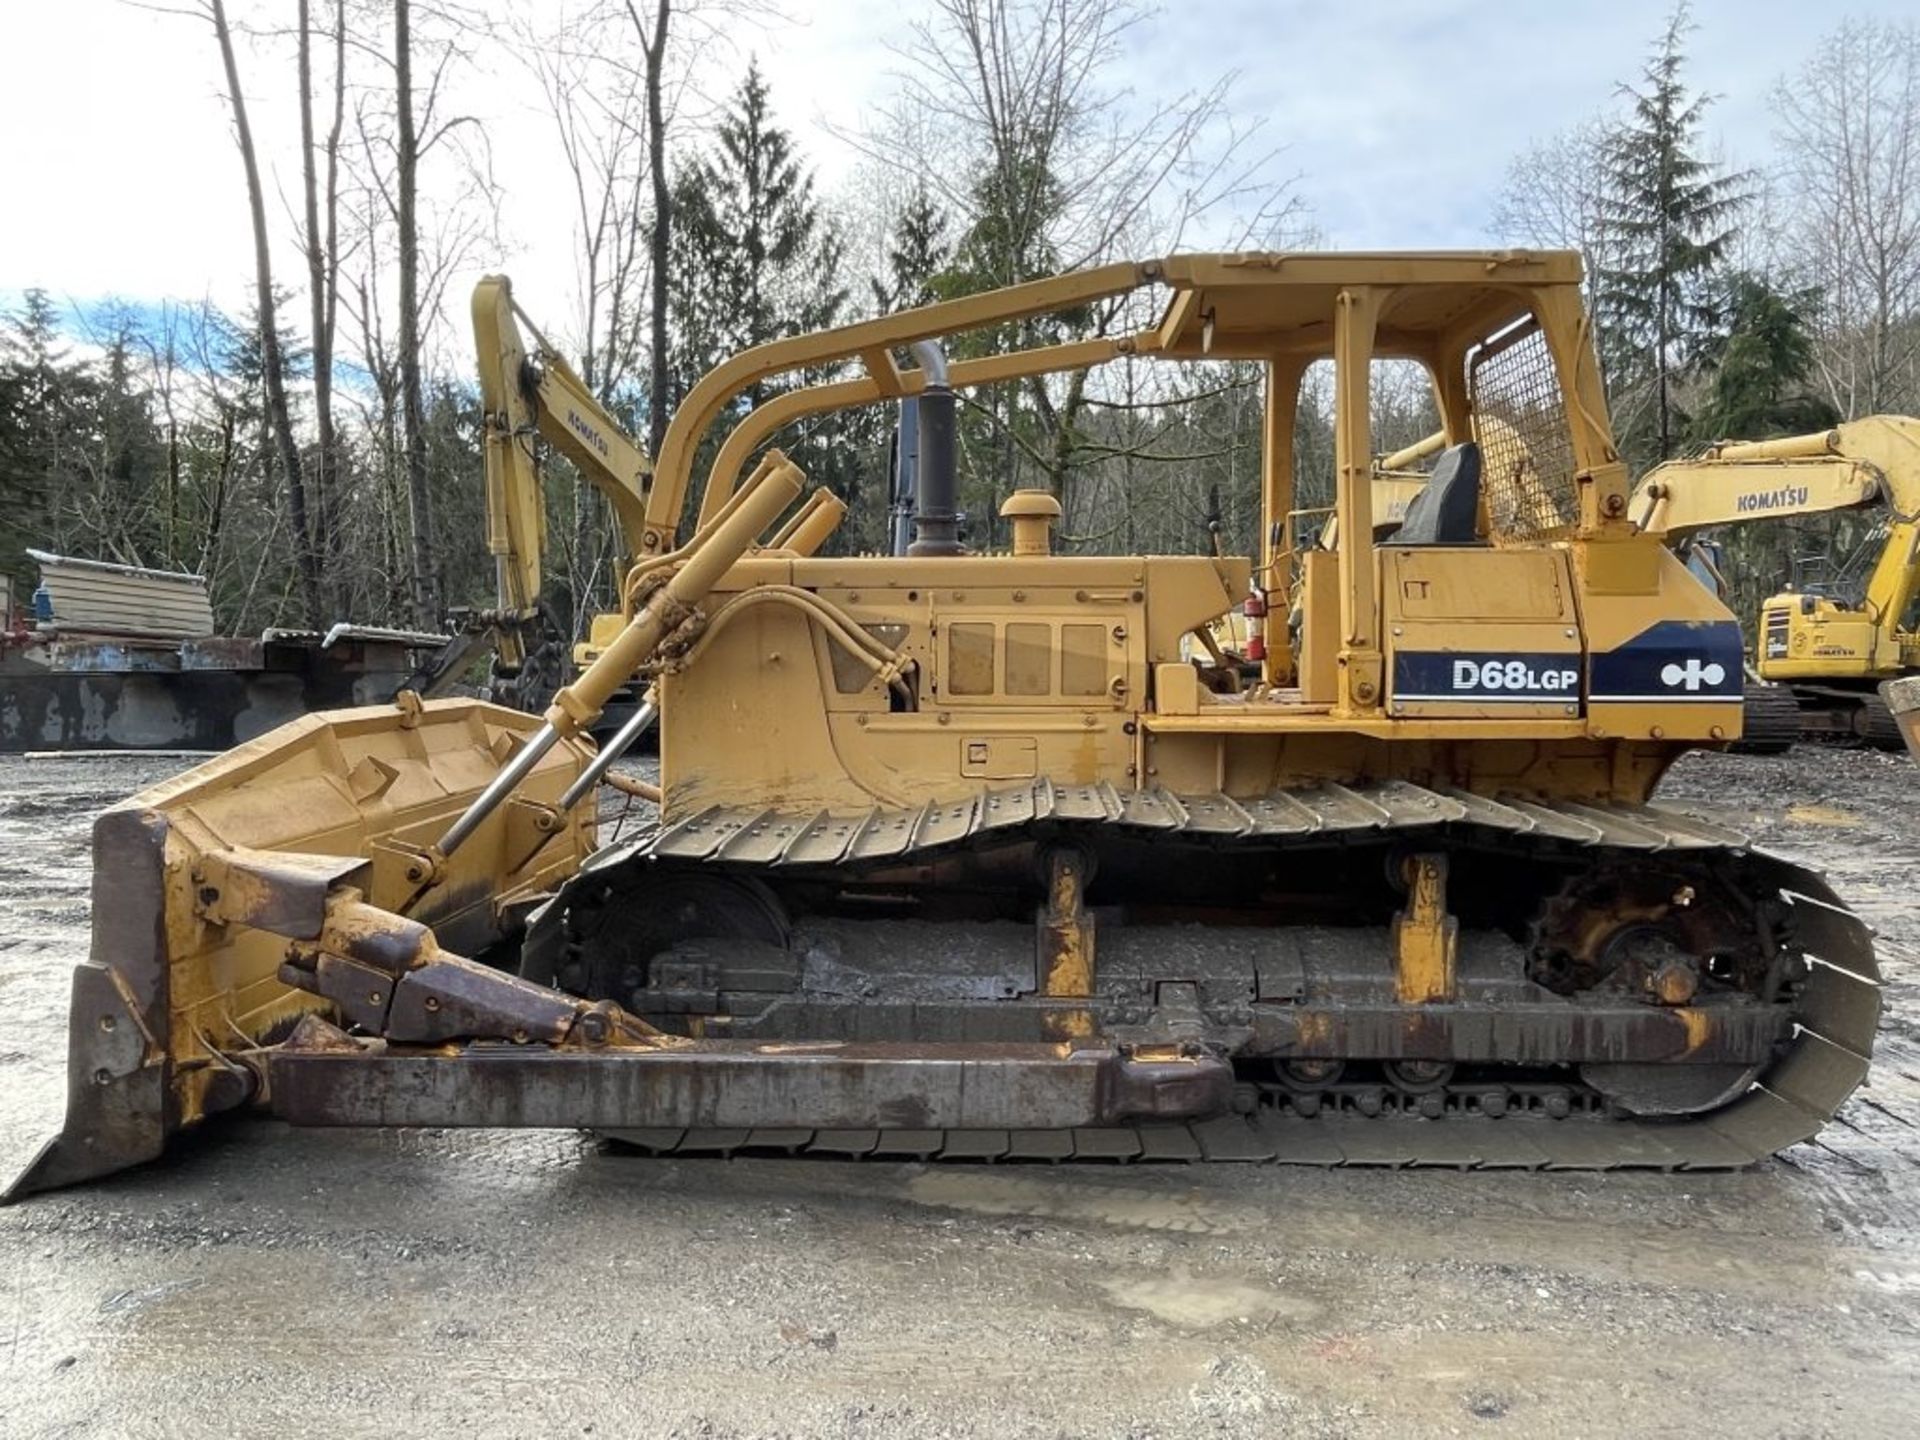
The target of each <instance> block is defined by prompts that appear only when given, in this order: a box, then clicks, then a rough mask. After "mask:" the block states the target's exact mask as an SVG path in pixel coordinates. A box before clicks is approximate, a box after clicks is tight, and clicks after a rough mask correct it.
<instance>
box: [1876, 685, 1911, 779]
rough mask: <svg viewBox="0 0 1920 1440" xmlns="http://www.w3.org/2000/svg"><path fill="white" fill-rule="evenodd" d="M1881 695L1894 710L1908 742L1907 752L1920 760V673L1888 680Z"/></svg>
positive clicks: (1902, 735)
mask: <svg viewBox="0 0 1920 1440" xmlns="http://www.w3.org/2000/svg"><path fill="white" fill-rule="evenodd" d="M1880 695H1881V698H1882V699H1884V700H1885V701H1886V702H1887V708H1888V709H1889V710H1891V711H1892V712H1893V723H1894V724H1896V725H1898V726H1899V727H1900V738H1901V739H1903V740H1905V741H1906V742H1907V753H1908V754H1910V755H1912V756H1913V758H1914V759H1916V760H1920V675H1909V676H1907V677H1906V678H1905V679H1903V680H1888V681H1886V682H1885V683H1884V684H1882V685H1881V687H1880Z"/></svg>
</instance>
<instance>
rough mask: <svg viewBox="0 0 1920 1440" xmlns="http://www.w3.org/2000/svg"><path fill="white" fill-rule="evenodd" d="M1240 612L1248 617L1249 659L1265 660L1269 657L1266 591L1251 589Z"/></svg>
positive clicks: (1255, 660)
mask: <svg viewBox="0 0 1920 1440" xmlns="http://www.w3.org/2000/svg"><path fill="white" fill-rule="evenodd" d="M1240 613H1241V614H1243V615H1245V616H1246V617H1247V659H1248V660H1250V661H1254V662H1260V661H1264V660H1265V659H1266V658H1267V597H1266V592H1264V591H1262V590H1253V591H1250V592H1249V593H1248V595H1247V600H1246V603H1245V604H1244V605H1242V606H1241V607H1240Z"/></svg>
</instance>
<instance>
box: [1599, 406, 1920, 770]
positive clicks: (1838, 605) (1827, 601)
mask: <svg viewBox="0 0 1920 1440" xmlns="http://www.w3.org/2000/svg"><path fill="white" fill-rule="evenodd" d="M1847 510H1871V511H1873V512H1875V514H1876V520H1877V523H1876V524H1875V526H1874V529H1873V531H1872V533H1871V534H1870V535H1869V537H1868V539H1867V540H1866V541H1865V542H1864V543H1863V544H1862V545H1861V546H1860V547H1859V548H1858V549H1857V550H1856V551H1855V552H1854V553H1853V554H1852V555H1850V556H1848V557H1846V558H1845V559H1844V561H1842V562H1841V563H1838V564H1835V563H1833V561H1832V557H1831V556H1821V557H1816V559H1815V560H1814V561H1812V562H1802V563H1801V564H1800V565H1799V566H1797V567H1796V568H1797V569H1798V571H1799V572H1800V573H1798V574H1797V575H1796V577H1795V583H1794V584H1793V585H1792V586H1791V587H1790V588H1788V589H1785V590H1783V591H1781V592H1780V593H1779V594H1776V595H1773V596H1771V597H1769V598H1768V599H1767V600H1766V601H1765V603H1764V604H1763V605H1762V606H1761V609H1760V617H1759V628H1758V632H1757V639H1756V644H1755V653H1754V656H1753V666H1754V669H1755V671H1756V672H1757V674H1758V676H1759V678H1760V679H1761V680H1763V681H1765V682H1767V683H1768V684H1769V685H1770V686H1775V687H1785V690H1786V691H1787V692H1788V693H1790V694H1791V696H1792V698H1793V701H1794V708H1793V709H1792V710H1786V709H1785V707H1784V703H1783V701H1782V699H1781V698H1780V692H1779V691H1778V690H1775V691H1774V693H1773V694H1772V695H1768V694H1766V693H1764V692H1762V693H1759V694H1757V695H1755V696H1752V697H1750V714H1749V726H1750V728H1761V729H1764V730H1766V732H1767V733H1768V735H1770V736H1771V735H1772V734H1773V732H1775V731H1779V730H1784V727H1785V725H1786V724H1787V723H1788V722H1794V721H1797V723H1798V726H1799V729H1800V732H1801V733H1802V734H1805V735H1807V736H1809V737H1816V738H1821V739H1839V740H1847V741H1855V742H1861V743H1865V744H1869V745H1875V746H1878V747H1880V748H1883V749H1898V748H1899V746H1900V734H1899V730H1898V728H1897V727H1896V726H1895V724H1894V721H1893V716H1892V714H1891V712H1890V711H1889V710H1888V708H1887V705H1886V702H1885V701H1884V700H1883V699H1882V698H1881V697H1880V695H1879V694H1878V693H1877V691H1876V688H1875V687H1876V686H1877V685H1879V684H1880V683H1881V682H1883V681H1886V680H1891V679H1897V678H1899V677H1901V676H1905V675H1912V674H1915V673H1920V626H1917V625H1916V617H1915V614H1914V606H1915V600H1916V598H1917V597H1920V420H1914V419H1909V418H1907V417H1904V416H1892V415H1875V416H1870V417H1869V418H1867V419H1864V420H1854V421H1850V422H1848V423H1847V424H1844V425H1840V426H1838V427H1836V428H1834V429H1832V430H1823V431H1820V432H1819V433H1817V434H1813V435H1796V436H1791V437H1788V438H1785V439H1780V440H1760V441H1749V442H1732V441H1729V442H1726V443H1723V444H1720V445H1716V446H1714V447H1712V448H1711V449H1709V450H1708V451H1707V452H1706V453H1705V454H1703V455H1700V456H1697V457H1694V458H1692V459H1687V460H1670V461H1668V462H1666V463H1665V464H1663V465H1659V466H1656V467H1655V468H1654V469H1652V470H1650V471H1648V472H1647V474H1646V475H1645V476H1644V477H1642V479H1641V481H1640V484H1639V485H1638V486H1637V487H1636V488H1635V491H1634V496H1633V504H1632V514H1633V516H1634V518H1635V520H1637V521H1638V522H1639V523H1640V524H1641V525H1642V526H1643V527H1644V528H1646V529H1647V530H1649V531H1651V532H1653V533H1656V534H1663V535H1665V536H1666V537H1667V538H1668V539H1669V540H1670V541H1671V542H1672V543H1674V544H1675V545H1677V546H1679V547H1681V548H1682V549H1683V551H1684V550H1687V549H1689V548H1691V549H1692V551H1693V553H1694V554H1695V555H1696V556H1698V557H1699V560H1698V561H1697V562H1696V564H1697V566H1699V567H1704V568H1703V569H1702V571H1701V573H1703V575H1705V576H1708V577H1710V579H1711V580H1712V581H1717V580H1718V579H1719V573H1718V567H1717V560H1716V553H1717V552H1715V551H1714V550H1713V549H1712V548H1711V541H1706V540H1704V537H1703V536H1702V532H1705V531H1710V530H1714V529H1717V528H1720V527H1724V526H1728V525H1744V524H1753V523H1764V522H1770V521H1780V520H1785V519H1790V518H1794V517H1802V516H1810V515H1827V514H1833V513H1835V512H1839V511H1847ZM1722 593H1724V588H1723V591H1722ZM1759 705H1766V706H1767V707H1768V709H1767V710H1766V711H1759V710H1757V709H1755V708H1754V707H1757V706H1759ZM1776 717H1777V718H1776Z"/></svg>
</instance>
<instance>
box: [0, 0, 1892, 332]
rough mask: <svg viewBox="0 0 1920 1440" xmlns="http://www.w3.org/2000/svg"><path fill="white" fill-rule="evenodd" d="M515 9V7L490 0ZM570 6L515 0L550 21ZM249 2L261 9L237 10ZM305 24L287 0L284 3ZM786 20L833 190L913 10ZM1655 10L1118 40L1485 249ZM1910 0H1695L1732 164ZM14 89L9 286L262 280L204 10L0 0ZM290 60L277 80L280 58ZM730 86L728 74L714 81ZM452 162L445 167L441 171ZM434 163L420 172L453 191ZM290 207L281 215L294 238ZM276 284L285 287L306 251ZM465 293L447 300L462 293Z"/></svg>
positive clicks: (1522, 11)
mask: <svg viewBox="0 0 1920 1440" xmlns="http://www.w3.org/2000/svg"><path fill="white" fill-rule="evenodd" d="M488 3H499V4H502V5H504V4H505V3H506V0H488ZM553 3H555V0H515V4H516V7H517V8H518V9H520V10H521V11H523V12H529V13H538V10H539V7H541V6H543V5H550V4H553ZM230 4H231V5H232V7H233V8H234V10H235V13H236V14H237V15H247V14H255V15H258V14H263V13H270V12H269V11H268V10H266V9H264V8H263V7H262V6H261V5H260V4H259V3H253V4H249V3H248V0H230ZM272 5H273V7H275V8H276V9H277V11H278V12H280V13H284V14H285V15H287V16H290V15H291V12H292V4H291V0H272ZM784 8H785V10H786V13H787V14H788V15H789V16H790V17H792V18H791V19H790V20H789V21H788V22H786V23H784V24H780V25H778V26H777V27H775V30H774V31H773V33H755V32H743V33H742V34H741V35H740V36H739V37H738V39H737V45H736V47H735V48H736V51H737V54H736V55H735V56H733V57H727V56H724V55H720V54H718V53H717V52H716V54H715V56H714V59H715V61H716V63H718V64H721V65H724V66H726V67H728V68H732V69H737V68H740V67H743V66H744V63H745V57H746V55H747V54H748V53H749V52H752V53H757V54H758V55H759V57H760V59H761V63H762V66H763V69H764V70H765V73H766V77H767V79H768V81H769V83H770V85H771V86H772V90H773V99H774V104H775V106H776V108H777V110H778V112H779V115H780V117H781V119H782V120H783V121H784V122H785V123H787V124H788V125H789V126H790V127H791V128H793V129H794V130H796V131H797V132H798V133H799V135H800V137H801V139H802V143H803V146H804V148H805V150H806V151H807V153H808V155H809V156H810V157H811V159H812V160H813V161H814V163H815V164H816V166H817V167H818V169H819V171H820V173H821V178H822V182H823V184H825V185H827V186H831V185H832V184H834V183H835V182H836V181H839V180H842V179H844V178H845V177H846V176H847V175H848V174H849V173H850V172H851V171H852V170H853V168H854V167H855V164H856V157H855V156H854V155H853V154H852V153H851V152H850V151H849V150H848V148H847V147H846V146H845V145H844V144H843V143H842V142H841V141H839V140H837V139H836V138H835V136H834V133H833V132H834V130H835V128H838V129H840V130H842V131H845V130H849V129H857V128H858V127H859V124H860V119H861V115H862V111H863V108H864V107H867V106H870V105H872V104H874V103H876V101H877V100H878V98H879V97H881V96H883V95H884V94H886V93H887V91H888V89H889V74H888V72H889V71H890V70H893V69H897V67H898V63H899V62H898V61H897V59H896V58H895V56H894V55H893V54H892V53H891V52H890V50H889V48H888V47H889V43H890V42H892V43H898V42H900V41H901V40H903V39H904V38H905V34H906V28H907V25H908V23H909V21H910V20H911V19H912V18H913V16H914V15H915V14H916V13H918V12H919V10H920V8H921V7H920V3H919V0H893V3H875V0H814V3H807V0H789V3H788V4H786V6H785V7H784ZM1668 8H1669V3H1668V0H1592V3H1587V0H1552V3H1547V0H1541V3H1521V0H1504V3H1500V0H1397V3H1395V0H1341V3H1320V0H1173V3H1170V4H1168V5H1167V6H1166V9H1165V13H1163V14H1162V15H1160V16H1159V17H1157V18H1155V19H1153V20H1151V21H1150V22H1149V23H1147V24H1146V25H1143V26H1142V27H1140V28H1139V29H1137V30H1136V31H1135V32H1133V35H1132V36H1131V43H1130V45H1129V50H1128V60H1127V64H1126V67H1125V72H1124V74H1123V75H1122V76H1121V77H1120V78H1121V79H1122V81H1123V83H1125V84H1128V85H1131V86H1132V87H1133V88H1134V89H1135V90H1136V91H1137V92H1138V93H1139V94H1140V95H1142V96H1143V97H1165V96H1170V95H1175V94H1178V93H1180V92H1182V91H1184V90H1187V89H1189V88H1192V87H1197V86H1201V85H1204V84H1206V83H1208V82H1209V81H1210V80H1211V79H1212V78H1213V77H1214V76H1215V75H1217V74H1218V73H1219V72H1220V71H1221V70H1223V69H1227V68H1234V69H1237V70H1238V71H1239V72H1240V73H1239V80H1238V83H1237V85H1236V88H1235V91H1234V96H1235V100H1234V104H1235V109H1236V110H1237V112H1239V114H1240V115H1241V116H1242V117H1243V118H1251V117H1254V116H1262V117H1265V120H1266V127H1265V143H1266V144H1269V145H1271V144H1283V145H1284V146H1285V147H1286V148H1285V151H1284V153H1283V154H1281V155H1280V156H1279V157H1278V158H1277V159H1276V160H1275V161H1274V162H1273V178H1274V179H1275V180H1276V181H1279V180H1282V179H1285V178H1287V177H1290V176H1296V175H1297V177H1298V192H1299V195H1300V197H1301V198H1302V199H1303V200H1304V201H1305V202H1306V204H1307V205H1308V206H1309V207H1310V209H1311V219H1312V221H1313V223H1314V224H1315V225H1316V226H1317V228H1318V229H1319V231H1320V232H1321V233H1322V234H1323V235H1324V237H1325V239H1326V242H1327V243H1328V244H1330V245H1336V246H1347V247H1414V246H1434V245H1476V244H1484V243H1487V242H1488V241H1489V240H1490V239H1492V238H1495V237H1492V236H1490V234H1489V233H1488V230H1487V219H1488V216H1489V215H1490V213H1491V211H1492V207H1493V204H1494V201H1495V199H1496V197H1497V194H1498V191H1499V188H1500V184H1501V179H1502V175H1503V172H1504V170H1505V167H1506V164H1507V161H1508V160H1509V158H1510V157H1511V156H1512V155H1514V154H1515V153H1516V152H1517V151H1519V150H1521V149H1523V148H1524V147H1525V146H1526V145H1527V144H1528V143H1529V142H1530V141H1531V140H1533V139H1535V138H1538V137H1541V136H1544V135H1547V134H1549V133H1551V132H1553V131H1555V130H1558V129H1560V128H1562V127H1563V126H1565V125H1568V124H1570V123H1572V122H1574V121H1576V120H1578V119H1580V118H1581V117H1583V116H1585V115H1588V114H1591V113H1593V112H1595V111H1597V110H1599V109H1601V108H1603V107H1605V106H1607V105H1609V104H1610V103H1612V102H1613V98H1614V94H1615V87H1616V82H1618V81H1621V80H1630V79H1634V78H1636V77H1637V74H1638V70H1639V66H1640V63H1641V61H1642V59H1643V58H1644V56H1645V54H1646V52H1647V49H1648V47H1649V45H1650V44H1651V42H1652V40H1653V39H1654V37H1655V35H1656V34H1657V33H1658V31H1659V30H1660V28H1661V26H1662V23H1663V20H1664V17H1665V14H1666V12H1667V10H1668ZM1912 8H1913V7H1912V4H1911V0H1907V3H1901V0H1854V3H1851V4H1847V5H1844V6H1839V7H1830V6H1826V5H1820V4H1809V3H1806V0H1698V3H1696V4H1695V6H1694V15H1695V19H1696V22H1697V26H1698V28H1697V30H1696V31H1695V33H1694V35H1693V37H1692V40H1691V42H1690V50H1691V67H1690V72H1689V78H1690V79H1691V80H1692V82H1693V83H1694V84H1695V85H1697V86H1699V87H1702V88H1704V89H1706V90H1708V91H1709V92H1711V93H1713V94H1714V95H1716V96H1718V97H1719V98H1718V100H1717V102H1716V104H1715V106H1714V109H1713V110H1712V112H1711V115H1710V124H1711V129H1712V130H1713V132H1714V134H1715V136H1716V142H1717V143H1718V144H1719V145H1720V146H1721V147H1722V148H1723V150H1724V153H1725V154H1726V155H1727V156H1728V158H1729V159H1730V160H1732V161H1733V162H1734V163H1737V164H1741V165H1751V164H1762V163H1764V162H1765V161H1766V159H1767V158H1768V153H1769V150H1770V146H1771V136H1770V131H1771V121H1770V117H1769V105H1768V93H1769V91H1770V89H1771V88H1772V86H1773V84H1774V82H1775V80H1776V79H1777V78H1779V76H1780V75H1781V74H1782V72H1783V70H1785V69H1786V68H1787V67H1788V66H1790V65H1791V64H1792V63H1794V61H1795V60H1796V59H1797V58H1798V57H1799V56H1801V55H1804V54H1805V52H1806V50H1807V49H1808V47H1810V46H1811V45H1812V44H1813V43H1814V42H1815V41H1816V40H1817V39H1818V38H1819V37H1820V36H1821V35H1822V34H1824V33H1825V32H1826V31H1827V30H1829V29H1830V28H1831V27H1832V26H1833V25H1834V24H1835V23H1836V22H1837V20H1838V19H1839V18H1840V17H1841V16H1842V15H1844V14H1860V15H1881V16H1889V17H1895V18H1904V17H1905V16H1907V15H1909V14H1910V13H1911V12H1912ZM6 10H7V12H8V13H7V47H6V48H7V56H8V63H7V65H6V67H5V73H4V79H0V135H4V136H6V137H7V146H6V151H7V171H8V173H7V177H6V181H7V186H6V193H7V196H8V203H7V205H6V207H5V209H4V212H3V218H0V298H9V297H11V296H13V295H15V294H17V293H18V292H19V291H20V290H21V289H23V288H25V287H27V286H29V285H41V286H45V287H47V288H48V289H49V290H51V291H53V292H54V293H55V294H56V295H58V296H61V297H62V298H64V299H67V300H69V301H73V302H79V303H85V302H88V301H91V300H93V299H96V298H98V297H101V296H104V295H109V294H111V295H117V296H120V297H124V298H127V299H129V300H133V301H136V302H151V301H155V300H158V299H161V298H163V297H171V298H186V299H193V298H198V297H200V296H203V295H204V296H211V297H212V298H213V299H214V300H216V301H217V302H219V303H221V304H223V305H228V306H234V307H238V306H239V305H241V304H243V303H244V301H245V297H246V294H247V290H248V287H249V285H250V283H251V281H250V276H251V264H252V260H251V250H250V238H249V231H248V224H247V218H246V207H245V195H244V190H243V186H242V178H241V170H240V163H239V160H238V158H237V155H236V153H235V151H234V148H233V145H232V143H231V139H230V130H229V118H228V115H227V113H226V109H225V105H224V103H223V101H222V99H221V84H220V66H219V57H218V53H217V51H216V49H215V46H214V43H213V39H212V36H211V34H210V33H209V31H208V30H207V28H206V26H205V25H204V24H202V23H197V22H195V21H192V20H188V19H182V18H178V17H173V16H166V15H157V14H153V13H149V12H147V11H143V10H140V9H137V8H132V7H130V6H128V5H125V4H122V3H119V0H59V3H46V0H42V3H34V4H26V3H22V0H10V3H8V4H7V5H6ZM243 64H244V65H245V66H246V67H247V69H248V71H249V73H248V74H247V75H246V76H245V81H246V85H247V88H248V91H249V93H250V95H253V96H254V97H255V103H256V105H257V107H258V113H257V115H256V119H255V124H256V128H257V129H258V130H259V131H260V132H261V134H260V137H259V138H260V143H261V148H262V152H263V157H264V159H265V160H266V161H267V162H268V164H269V166H270V168H271V170H272V171H273V172H274V173H273V178H272V179H271V180H270V182H269V183H270V184H273V185H275V186H277V187H279V190H280V193H281V194H283V195H286V196H291V195H293V194H294V193H296V187H297V183H298V170H297V166H298V146H297V143H296V141H297V132H296V130H295V123H296V122H295V115H294V112H293V110H292V107H291V106H290V105H289V104H286V103H285V102H284V101H283V100H282V99H281V98H280V97H281V96H282V95H284V93H285V92H286V91H287V90H290V89H291V65H290V63H288V62H283V61H280V60H278V59H277V58H275V57H270V56H267V55H253V56H243ZM276 67H277V68H276ZM490 72H491V73H490V78H489V80H488V82H487V83H486V84H485V85H484V86H480V85H474V86H471V87H470V88H469V90H468V92H467V93H465V94H463V95H462V97H461V101H462V106H463V108H467V109H471V110H472V111H473V112H474V113H476V114H477V115H478V116H479V117H480V118H481V119H482V120H483V122H484V123H485V125H486V128H487V131H488V136H489V140H490V143H491V147H492V151H493V156H494V164H495V171H496V174H497V176H498V178H499V180H500V182H501V185H502V187H503V191H504V195H505V206H504V211H503V221H504V236H503V239H502V241H501V243H500V245H499V246H498V247H495V248H490V249H489V250H488V251H487V253H484V254H481V255H478V256H476V257H475V264H474V266H473V267H472V268H473V270H474V273H476V274H477V273H480V272H481V271H483V270H488V269H495V268H506V269H510V270H511V271H513V272H514V273H515V274H516V275H517V276H519V277H521V279H522V292H523V294H524V293H527V291H528V290H530V289H535V288H538V289H539V290H540V291H542V292H543V293H552V292H557V291H559V290H561V289H563V288H564V289H565V291H566V293H567V294H569V295H571V293H572V284H573V262H572V258H571V257H572V250H571V231H570V226H569V221H568V217H567V211H566V210H565V208H564V191H563V190H562V189H561V188H560V187H559V184H558V174H557V158H556V153H555V149H554V146H553V143H552V131H551V127H550V124H549V123H548V122H547V121H546V120H545V119H544V118H543V116H542V114H541V113H540V110H539V96H538V94H537V92H536V91H535V90H534V89H533V87H532V85H531V83H530V82H529V81H528V80H526V79H525V78H524V76H523V74H522V73H521V72H520V71H519V70H517V69H516V68H515V67H514V66H513V65H511V64H510V63H504V62H499V61H497V60H496V61H495V62H494V63H492V64H491V66H490ZM720 88H726V87H725V86H724V85H723V86H721V87H720ZM442 170H443V172H444V170H445V167H442ZM445 178H446V177H445V176H444V174H443V175H442V176H440V177H436V176H434V175H432V174H430V175H429V176H428V177H427V181H426V183H428V184H432V183H442V182H443V180H444V179H445ZM285 213H286V212H285V209H284V205H283V204H276V206H275V214H274V220H275V223H276V226H277V228H278V229H280V230H281V231H282V232H283V233H284V232H285V231H286V230H287V228H288V227H287V226H286V225H285V224H284V219H285ZM284 278H285V279H286V280H287V281H289V282H291V281H293V280H295V279H297V274H296V271H295V270H294V268H293V265H292V263H291V260H289V262H288V263H287V268H286V270H285V272H284ZM463 281H464V277H462V280H461V281H456V283H455V285H454V286H453V289H452V293H453V294H454V295H456V296H457V295H460V294H462V293H464V291H465V289H466V285H465V283H463Z"/></svg>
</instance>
